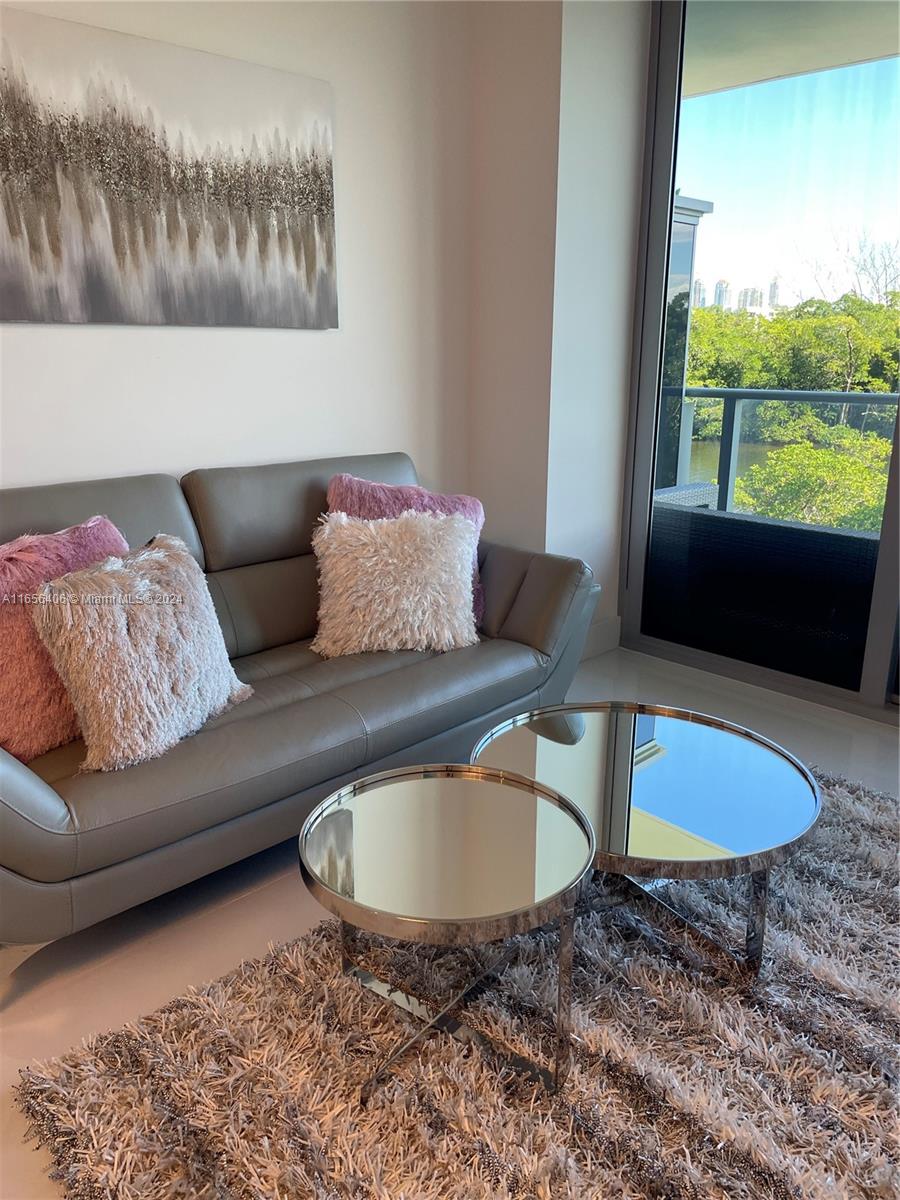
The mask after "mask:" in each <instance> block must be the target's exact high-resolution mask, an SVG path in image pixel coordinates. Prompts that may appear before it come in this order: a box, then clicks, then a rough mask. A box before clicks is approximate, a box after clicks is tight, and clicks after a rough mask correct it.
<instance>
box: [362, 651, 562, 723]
mask: <svg viewBox="0 0 900 1200" xmlns="http://www.w3.org/2000/svg"><path fill="white" fill-rule="evenodd" d="M530 649H531V650H532V651H533V653H534V654H540V655H541V657H542V658H545V659H546V658H547V655H545V654H542V653H541V651H540V650H535V649H534V647H530ZM536 665H538V666H546V665H547V664H546V663H538V664H536ZM530 670H532V668H531V667H529V668H528V669H527V670H525V671H517V672H516V674H515V675H507V676H506V680H507V681H508V682H512V681H513V680H515V679H519V678H521V677H522V676H523V675H527V674H528V673H529V671H530ZM496 683H497V680H494V681H493V682H492V683H485V684H483V685H482V686H481V687H479V688H475V690H474V691H467V692H464V693H462V694H461V695H459V696H451V697H450V699H448V700H442V701H441V702H440V704H431V705H429V706H428V711H429V712H434V710H435V709H438V708H446V707H447V705H448V704H455V703H457V701H459V700H461V699H463V698H464V697H466V696H477V695H479V694H480V693H481V692H486V691H488V690H489V689H490V688H492V687H494V686H495V684H496ZM538 686H539V685H538ZM338 699H341V700H342V699H343V697H342V696H339V697H338ZM347 703H349V701H347ZM351 707H352V706H351ZM409 719H410V718H409V716H405V717H400V718H399V719H398V720H396V721H391V722H389V723H388V724H387V725H379V726H378V727H377V728H376V729H375V730H373V732H374V733H382V732H384V730H386V729H393V728H394V727H395V726H397V725H404V724H405V723H406V722H407V721H409Z"/></svg>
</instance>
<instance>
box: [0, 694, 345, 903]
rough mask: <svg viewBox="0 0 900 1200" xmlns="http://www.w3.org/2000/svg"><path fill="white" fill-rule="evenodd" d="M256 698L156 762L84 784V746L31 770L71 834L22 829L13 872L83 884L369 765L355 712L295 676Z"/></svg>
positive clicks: (11, 849) (10, 840) (11, 860)
mask: <svg viewBox="0 0 900 1200" xmlns="http://www.w3.org/2000/svg"><path fill="white" fill-rule="evenodd" d="M254 688H255V691H254V695H253V696H251V697H250V699H249V700H247V701H245V702H244V703H243V704H241V705H238V706H237V707H235V708H233V709H230V710H229V711H228V712H226V713H224V714H222V716H220V717H217V718H215V719H214V720H212V721H210V722H209V723H208V724H207V725H205V726H204V727H203V729H201V730H200V732H199V733H197V734H195V735H194V736H193V737H189V738H186V739H185V740H184V741H182V742H179V743H178V745H177V746H175V747H173V748H172V749H171V750H169V751H168V752H167V753H166V754H164V755H163V756H162V757H161V758H157V759H154V760H152V761H151V762H146V763H141V764H139V765H138V766H134V767H129V768H127V769H126V770H122V771H110V772H91V773H85V774H78V773H77V771H78V766H79V765H80V758H81V757H83V755H84V745H83V743H82V742H74V743H72V744H71V745H70V746H66V747H62V748H61V749H60V750H59V751H51V752H50V753H48V754H45V755H42V756H41V757H40V758H37V759H35V760H34V761H33V762H32V763H30V764H29V765H30V767H31V769H32V770H33V771H35V773H36V774H38V775H39V776H40V777H41V778H42V779H44V780H45V782H47V783H49V784H50V786H51V787H52V788H53V789H54V791H56V792H57V794H58V795H59V796H60V797H61V798H62V800H63V801H64V803H65V804H66V806H67V808H68V810H69V813H70V818H71V819H70V828H69V829H67V830H65V831H60V830H56V831H54V830H42V831H36V830H33V829H28V828H27V827H26V828H23V829H22V830H21V836H19V831H18V830H17V829H15V828H14V829H12V830H11V831H9V833H7V835H6V838H5V844H4V865H6V866H7V867H10V868H11V869H12V870H15V871H18V872H19V873H20V874H22V875H26V876H28V877H29V878H31V879H36V880H41V881H43V882H47V883H51V882H56V881H58V880H62V879H68V878H70V877H72V876H75V875H83V874H86V873H87V872H89V871H95V870H97V869H98V868H100V867H105V866H109V865H111V864H112V863H117V862H123V861H125V860H126V859H129V858H132V857H133V856H134V855H137V854H143V853H145V852H146V851H148V850H153V849H156V848H157V847H159V846H163V845H167V844H169V843H171V842H176V841H179V840H180V839H181V838H185V837H189V836H190V835H191V834H193V833H196V832H198V831H199V830H203V829H208V828H209V827H210V826H213V825H216V824H219V823H220V822H222V821H228V820H230V819H231V818H232V817H236V816H240V815H241V814H243V813H246V812H249V811H251V810H252V809H256V808H261V807H263V806H264V805H266V804H270V803H272V802H273V801H276V800H282V799H284V798H285V797H287V796H291V795H293V794H295V793H297V792H300V791H303V790H304V789H305V788H308V787H312V786H313V785H314V784H317V783H321V782H322V781H323V780H326V779H330V778H332V777H333V776H336V775H341V774H343V773H344V772H346V771H352V770H354V769H355V768H356V767H358V766H360V765H361V764H362V763H363V761H364V754H365V747H366V736H365V730H364V728H363V726H362V721H361V719H360V717H359V715H358V714H357V713H356V711H355V710H354V709H353V708H352V706H351V705H349V704H347V703H346V702H345V701H343V700H341V699H340V698H339V697H337V696H335V695H333V694H331V695H324V696H312V697H310V696H309V695H308V693H307V692H306V691H305V690H304V689H302V688H300V687H298V685H297V684H296V681H294V680H292V679H291V678H290V677H289V676H280V677H276V678H274V679H262V680H259V681H257V682H256V683H255V684H254ZM298 694H299V695H300V697H301V698H298ZM24 820H25V819H24V818H23V821H24ZM25 824H26V826H27V824H28V823H27V822H25ZM36 834H40V835H41V836H35V835H36Z"/></svg>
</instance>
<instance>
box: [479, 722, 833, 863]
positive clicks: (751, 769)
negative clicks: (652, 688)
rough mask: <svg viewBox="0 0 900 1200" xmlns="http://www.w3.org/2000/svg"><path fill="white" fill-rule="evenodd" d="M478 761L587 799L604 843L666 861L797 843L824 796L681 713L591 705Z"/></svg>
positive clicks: (504, 737)
mask: <svg viewBox="0 0 900 1200" xmlns="http://www.w3.org/2000/svg"><path fill="white" fill-rule="evenodd" d="M478 765H480V766H490V767H497V768H500V769H503V770H507V771H515V772H517V773H518V774H521V775H527V776H529V777H530V778H533V779H537V780H538V781H540V782H541V783H543V784H545V785H547V786H548V787H551V788H553V789H554V790H555V791H558V792H560V793H562V794H563V795H564V796H566V797H568V799H569V800H571V801H573V802H574V803H575V804H577V805H579V807H580V808H581V809H582V811H583V812H584V813H585V815H586V816H587V817H588V818H589V820H590V821H591V823H592V824H593V826H594V833H595V835H596V838H597V849H598V850H601V851H605V852H606V853H610V854H627V855H629V856H631V857H633V858H649V859H659V860H667V859H668V860H674V861H685V860H691V859H694V860H698V859H703V860H708V859H713V858H728V857H740V856H743V855H746V854H751V853H758V852H760V851H762V850H768V849H771V848H772V847H775V846H780V845H783V844H784V843H785V842H789V841H792V840H793V839H794V838H796V837H798V836H799V835H800V834H801V833H803V832H804V831H805V830H806V829H807V828H808V826H809V825H810V823H811V822H812V820H813V818H814V816H815V812H816V801H815V796H814V794H813V791H812V788H811V787H810V785H809V783H808V781H807V780H806V778H805V777H804V775H803V774H802V773H801V772H800V771H798V770H797V768H796V767H795V766H794V765H793V764H792V763H791V762H790V761H788V760H787V759H786V758H784V757H782V755H780V754H778V753H776V752H775V751H773V750H771V749H769V748H768V747H767V746H765V745H761V744H760V743H758V742H755V741H752V740H751V739H749V738H747V737H743V736H740V735H739V734H736V733H734V732H731V731H730V730H728V729H720V728H715V727H712V726H708V725H701V724H695V723H692V722H690V721H687V720H684V719H681V718H677V717H663V716H652V715H645V714H634V713H628V712H621V711H615V710H614V711H611V712H591V711H589V710H585V711H583V712H579V711H571V710H570V711H568V712H565V713H556V714H548V715H546V716H543V717H540V718H537V719H535V720H532V721H531V722H529V723H527V724H524V725H520V726H518V727H516V728H515V729H512V730H509V731H508V732H506V733H502V734H500V735H499V736H498V737H496V738H495V740H494V741H493V742H491V743H490V744H489V745H488V746H487V747H486V748H485V750H484V751H483V752H482V754H481V755H480V756H479V757H478Z"/></svg>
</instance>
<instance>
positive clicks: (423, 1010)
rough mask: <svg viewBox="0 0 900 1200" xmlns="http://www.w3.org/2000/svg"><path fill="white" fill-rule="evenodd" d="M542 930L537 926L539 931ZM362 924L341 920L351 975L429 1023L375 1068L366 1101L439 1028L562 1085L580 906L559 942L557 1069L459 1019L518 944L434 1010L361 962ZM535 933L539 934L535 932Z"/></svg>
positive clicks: (562, 922)
mask: <svg viewBox="0 0 900 1200" xmlns="http://www.w3.org/2000/svg"><path fill="white" fill-rule="evenodd" d="M538 932H540V931H538V930H536V931H534V933H538ZM356 933H357V930H356V929H355V928H354V926H352V925H350V924H348V923H347V922H346V921H343V920H342V921H341V965H342V968H343V972H344V974H345V975H347V976H349V977H351V978H354V979H356V980H358V981H359V982H360V983H361V984H362V985H363V986H364V987H367V988H368V989H369V990H370V991H372V992H374V993H375V994H376V995H378V996H381V997H382V998H383V999H386V1000H390V1001H391V1003H392V1004H395V1005H396V1006H397V1007H398V1008H400V1009H402V1010H403V1011H404V1012H408V1013H411V1014H412V1015H413V1016H415V1017H418V1018H419V1019H420V1020H421V1021H422V1022H423V1024H422V1025H420V1026H419V1028H418V1029H416V1030H415V1031H414V1032H413V1033H412V1034H411V1035H410V1036H409V1037H408V1038H406V1039H405V1040H404V1041H403V1042H401V1043H400V1045H399V1046H397V1047H396V1048H395V1049H394V1050H392V1051H391V1053H390V1054H389V1055H388V1056H387V1057H386V1058H384V1059H382V1061H381V1062H380V1063H379V1064H378V1066H377V1067H376V1068H375V1071H374V1072H373V1074H372V1075H370V1076H369V1078H368V1079H367V1080H366V1081H365V1083H364V1084H363V1085H362V1088H361V1090H360V1097H359V1098H360V1103H361V1104H366V1103H367V1102H368V1101H369V1100H370V1099H371V1097H372V1094H373V1093H374V1091H375V1088H376V1087H377V1086H378V1084H379V1083H380V1082H381V1081H382V1080H383V1079H384V1077H385V1075H387V1074H388V1072H389V1071H390V1070H391V1068H392V1067H393V1066H394V1065H395V1064H396V1063H397V1062H398V1061H399V1060H400V1059H401V1058H403V1057H404V1055H406V1053H407V1052H408V1051H409V1050H411V1049H412V1048H413V1047H414V1046H416V1045H418V1044H419V1043H420V1042H422V1041H423V1040H424V1039H425V1038H426V1037H427V1036H428V1035H429V1034H430V1033H431V1032H432V1031H433V1030H435V1029H438V1030H441V1031H442V1032H444V1033H450V1034H452V1035H453V1036H454V1037H455V1038H456V1039H457V1040H458V1041H461V1042H471V1043H474V1044H475V1045H478V1046H480V1047H481V1048H482V1049H485V1050H488V1051H490V1052H492V1053H493V1054H495V1055H497V1056H498V1057H500V1058H501V1059H503V1060H504V1061H505V1062H506V1063H507V1064H508V1065H509V1066H510V1067H512V1068H513V1070H516V1071H519V1072H521V1073H523V1074H525V1075H528V1076H530V1077H531V1078H532V1079H534V1080H535V1082H537V1083H541V1084H543V1086H544V1087H545V1088H546V1089H547V1090H548V1091H549V1092H555V1091H557V1090H558V1089H559V1088H560V1087H561V1086H562V1084H563V1082H564V1081H565V1079H566V1076H567V1075H568V1073H569V1068H570V1066H571V1059H572V1047H571V1027H572V953H573V946H574V936H575V911H574V909H569V910H568V911H566V912H564V913H563V914H562V916H561V917H560V918H559V948H558V950H557V963H558V971H559V979H558V983H557V996H556V1059H555V1062H554V1064H553V1067H552V1069H548V1068H547V1067H544V1066H541V1065H539V1064H538V1063H533V1062H531V1061H530V1060H529V1059H527V1058H525V1057H523V1056H522V1055H518V1054H513V1053H511V1052H510V1051H508V1050H505V1049H502V1048H501V1047H499V1046H497V1044H496V1043H495V1042H493V1041H492V1040H491V1039H490V1038H489V1037H487V1035H486V1034H483V1033H479V1032H478V1031H477V1030H475V1029H470V1028H469V1027H468V1026H467V1025H464V1024H463V1023H462V1022H461V1021H459V1020H458V1019H457V1017H456V1016H455V1013H456V1012H457V1010H458V1009H460V1008H462V1007H463V1006H464V1005H465V1004H468V1003H469V1002H471V1001H472V1000H476V999H477V998H478V997H479V996H480V995H482V994H483V993H484V992H485V991H487V989H488V988H489V987H490V986H491V985H492V984H494V983H496V982H497V981H498V980H499V978H500V976H501V975H502V974H503V971H504V970H505V968H506V966H507V965H508V963H509V962H510V960H511V958H512V956H513V954H514V953H515V946H514V945H512V946H509V945H508V946H506V947H504V950H503V951H502V952H501V954H500V956H499V957H498V959H497V961H496V962H495V963H494V964H493V965H492V966H491V967H488V968H486V969H485V970H484V971H482V972H481V973H480V974H479V975H477V976H476V977H475V979H473V980H472V982H471V983H469V984H468V986H467V987H466V988H464V989H463V991H461V992H459V993H458V994H457V995H455V996H454V997H453V998H452V999H451V1000H449V1001H448V1002H447V1004H445V1005H444V1007H443V1008H442V1009H440V1011H439V1012H437V1013H432V1012H431V1010H430V1009H429V1008H428V1007H427V1006H426V1005H425V1004H423V1003H422V1001H421V1000H419V999H418V998H417V997H415V996H411V995H409V993H407V992H404V991H402V990H401V989H400V988H396V987H394V986H392V985H391V984H389V983H386V982H384V980H381V979H379V978H378V977H377V976H376V975H373V974H372V972H371V971H369V970H367V969H366V968H365V967H363V966H361V965H360V963H359V962H358V961H357V959H356V955H355V943H356ZM529 936H534V934H531V935H529Z"/></svg>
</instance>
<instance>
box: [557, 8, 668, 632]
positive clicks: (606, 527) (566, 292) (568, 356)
mask: <svg viewBox="0 0 900 1200" xmlns="http://www.w3.org/2000/svg"><path fill="white" fill-rule="evenodd" d="M649 31H650V21H649V8H648V6H647V5H646V4H644V3H641V2H640V0H635V2H632V0H617V2H615V3H600V4H591V3H588V4H585V3H565V4H564V5H563V22H562V73H561V94H560V118H559V124H560V131H559V186H558V195H557V209H556V275H555V291H554V305H553V356H552V371H551V396H550V438H549V453H548V467H547V471H548V481H547V529H546V543H545V544H546V548H547V549H548V550H552V551H553V552H554V553H558V554H576V555H579V556H581V557H582V558H584V559H585V560H586V561H587V562H589V563H590V564H591V566H592V567H593V569H594V572H595V575H596V577H597V579H598V581H599V582H600V583H601V584H602V585H603V591H602V593H601V596H600V603H599V605H598V609H597V617H596V621H595V624H596V625H597V626H598V629H597V630H596V631H595V643H594V648H595V649H601V648H603V647H604V646H605V645H617V644H618V640H619V638H618V632H619V631H618V623H617V620H616V612H617V600H618V595H617V593H618V573H619V541H620V533H621V524H622V489H623V485H624V466H625V442H626V417H627V412H628V404H629V396H630V387H631V330H632V319H633V305H634V282H635V256H636V253H637V235H638V209H639V204H640V189H641V168H642V153H643V136H644V108H645V95H646V75H647V52H648V41H649Z"/></svg>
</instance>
